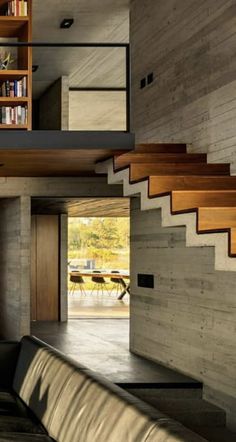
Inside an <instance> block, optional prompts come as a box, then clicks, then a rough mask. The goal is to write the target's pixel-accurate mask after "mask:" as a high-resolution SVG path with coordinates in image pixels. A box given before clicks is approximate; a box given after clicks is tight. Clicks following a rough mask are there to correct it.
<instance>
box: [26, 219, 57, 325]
mask: <svg viewBox="0 0 236 442" xmlns="http://www.w3.org/2000/svg"><path fill="white" fill-rule="evenodd" d="M34 218H35V221H34V222H33V223H32V227H33V233H32V236H33V237H34V236H36V241H35V244H36V252H35V251H34V252H33V254H32V261H33V262H32V271H33V273H32V279H34V280H35V281H36V282H35V285H36V289H34V287H35V285H34V281H33V285H32V289H33V290H32V297H35V298H36V299H33V300H32V304H31V306H32V311H31V312H32V317H33V316H35V319H36V320H37V321H58V320H59V296H60V295H59V217H58V216H56V215H35V217H34ZM34 226H35V227H34ZM34 230H36V233H34ZM34 260H35V261H36V264H34ZM35 309H36V312H35Z"/></svg>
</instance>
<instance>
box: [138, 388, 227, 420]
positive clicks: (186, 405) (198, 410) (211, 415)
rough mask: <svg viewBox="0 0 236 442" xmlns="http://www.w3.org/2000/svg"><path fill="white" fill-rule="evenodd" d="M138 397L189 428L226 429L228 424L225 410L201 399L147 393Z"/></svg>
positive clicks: (139, 394)
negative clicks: (174, 397) (164, 396)
mask: <svg viewBox="0 0 236 442" xmlns="http://www.w3.org/2000/svg"><path fill="white" fill-rule="evenodd" d="M130 392H131V391H130ZM132 394H134V390H133V391H132ZM134 395H135V394H134ZM138 397H139V398H140V399H142V400H143V401H145V402H147V403H149V404H150V405H152V406H153V407H155V408H157V409H158V410H159V411H162V412H163V413H165V414H167V415H168V416H170V417H172V418H173V419H175V420H177V421H179V422H181V423H182V424H183V425H185V426H186V427H189V428H190V427H191V428H192V427H193V426H202V427H214V428H215V427H224V426H225V423H226V415H225V411H224V410H222V409H221V408H219V407H217V406H216V405H213V404H210V403H209V402H207V401H205V400H203V399H200V398H199V399H195V398H184V399H183V398H182V399H173V398H167V397H166V398H163V396H162V397H159V396H156V397H155V395H153V394H151V395H150V396H149V395H148V394H147V393H145V394H144V395H142V393H141V391H139V392H138Z"/></svg>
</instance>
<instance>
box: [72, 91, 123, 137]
mask: <svg viewBox="0 0 236 442" xmlns="http://www.w3.org/2000/svg"><path fill="white" fill-rule="evenodd" d="M69 96H70V100H69V109H70V110H69V113H70V116H69V129H70V130H122V131H125V130H126V92H120V91H115V92H114V91H113V92H104V91H92V92H88V91H70V94H69Z"/></svg>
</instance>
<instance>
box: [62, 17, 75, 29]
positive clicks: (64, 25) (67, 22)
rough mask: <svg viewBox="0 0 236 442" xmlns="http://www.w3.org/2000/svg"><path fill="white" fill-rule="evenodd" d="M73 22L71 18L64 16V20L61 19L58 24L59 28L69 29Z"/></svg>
mask: <svg viewBox="0 0 236 442" xmlns="http://www.w3.org/2000/svg"><path fill="white" fill-rule="evenodd" d="M73 23H74V19H73V18H64V20H62V22H61V24H60V28H61V29H69V28H71V26H72V25H73Z"/></svg>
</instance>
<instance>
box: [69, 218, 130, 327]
mask: <svg viewBox="0 0 236 442" xmlns="http://www.w3.org/2000/svg"><path fill="white" fill-rule="evenodd" d="M129 278H130V275H129V217H128V216H127V214H126V216H117V217H114V216H106V217H80V218H78V217H69V219H68V317H69V319H76V318H78V319H83V318H91V319H94V318H99V319H101V318H104V319H105V318H106V319H107V318H111V319H112V318H113V319H114V318H129V301H130V300H129Z"/></svg>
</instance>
